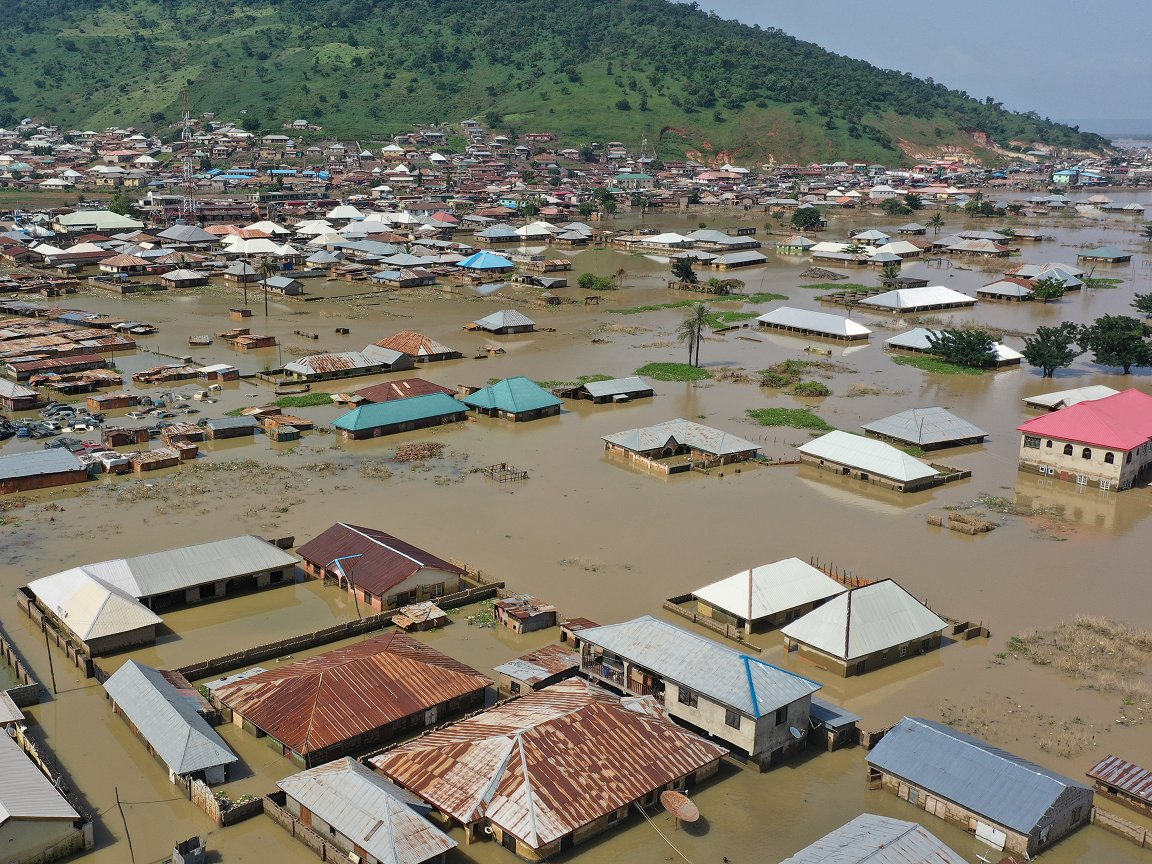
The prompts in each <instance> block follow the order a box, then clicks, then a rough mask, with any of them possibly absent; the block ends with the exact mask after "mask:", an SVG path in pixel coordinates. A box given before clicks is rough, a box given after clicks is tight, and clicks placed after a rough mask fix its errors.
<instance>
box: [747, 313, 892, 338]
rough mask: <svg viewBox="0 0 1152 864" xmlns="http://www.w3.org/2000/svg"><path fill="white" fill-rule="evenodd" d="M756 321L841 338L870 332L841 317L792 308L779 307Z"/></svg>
mask: <svg viewBox="0 0 1152 864" xmlns="http://www.w3.org/2000/svg"><path fill="white" fill-rule="evenodd" d="M756 320H757V321H759V322H760V323H762V324H770V325H774V326H776V327H791V328H793V329H796V330H811V331H812V332H813V333H827V334H829V335H831V336H837V337H841V338H843V337H846V336H868V335H869V334H871V332H872V331H871V330H869V329H868V328H867V327H865V326H864V325H863V324H857V323H856V322H855V321H853V320H852V319H850V318H845V317H844V316H843V315H833V314H832V313H831V312H815V311H813V310H811V309H796V308H795V307H792V306H781V307H779V308H778V309H773V310H772V311H771V312H766V313H764V314H763V315H761V316H760V317H759V318H757V319H756Z"/></svg>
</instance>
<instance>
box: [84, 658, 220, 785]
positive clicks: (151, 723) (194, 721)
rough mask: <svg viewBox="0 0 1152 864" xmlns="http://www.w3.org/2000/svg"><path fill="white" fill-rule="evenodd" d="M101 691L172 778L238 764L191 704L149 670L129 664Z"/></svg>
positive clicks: (165, 681) (132, 662)
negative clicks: (116, 706)
mask: <svg viewBox="0 0 1152 864" xmlns="http://www.w3.org/2000/svg"><path fill="white" fill-rule="evenodd" d="M104 689H105V690H107V691H108V695H109V696H111V697H112V701H113V702H115V703H116V704H117V705H118V706H119V708H120V710H121V711H122V712H123V713H124V715H125V716H126V717H127V718H128V719H129V720H131V721H132V725H133V726H135V727H136V728H137V729H138V730H139V732H140V735H141V736H143V738H144V740H145V741H147V742H148V744H149V746H150V747H151V748H152V749H153V750H154V751H155V752H156V754H157V755H158V756H159V757H160V758H161V759H163V760H164V764H165V765H167V766H168V769H169V770H170V771H171V772H172V773H173V774H191V773H193V772H195V771H203V770H204V769H206V768H214V767H216V766H218V765H231V764H232V763H233V762H236V761H238V760H237V757H236V754H235V753H233V752H232V751H231V750H230V749H229V747H228V745H227V744H225V743H224V741H223V739H222V738H221V737H220V736H219V735H217V734H216V730H214V729H213V728H212V727H211V726H209V725H208V722H207V721H206V720H205V719H204V718H203V717H201V716H200V714H199V713H198V712H197V711H196V708H195V707H194V706H193V704H192V703H191V702H190V701H189V700H188V699H187V698H186V697H184V696H182V695H181V694H180V692H179V691H178V690H177V689H176V688H175V687H174V686H173V685H172V684H171V683H170V682H169V681H168V679H166V678H165V677H164V676H163V675H162V674H160V673H159V672H157V671H156V670H155V669H152V668H151V667H149V666H144V665H142V664H140V663H137V662H136V661H135V660H129V661H128V662H127V663H125V664H124V665H123V666H121V667H120V668H119V669H117V670H116V672H114V673H113V674H112V676H111V677H110V678H109V679H108V680H107V681H105V682H104Z"/></svg>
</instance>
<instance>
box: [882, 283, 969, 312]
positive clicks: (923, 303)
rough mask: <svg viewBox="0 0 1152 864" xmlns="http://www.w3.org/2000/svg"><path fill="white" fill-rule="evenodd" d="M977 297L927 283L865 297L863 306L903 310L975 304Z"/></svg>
mask: <svg viewBox="0 0 1152 864" xmlns="http://www.w3.org/2000/svg"><path fill="white" fill-rule="evenodd" d="M975 303H976V298H975V297H969V296H968V295H967V294H961V293H960V292H959V291H953V290H952V289H951V288H945V287H944V286H943V285H925V286H923V287H921V288H896V289H894V290H892V291H885V292H883V293H881V294H876V295H873V296H872V297H865V298H864V299H863V300H861V301H860V305H861V306H876V307H878V308H880V309H896V310H901V311H906V310H912V309H923V308H924V307H927V306H954V305H958V304H964V305H969V306H971V305H974V304H975Z"/></svg>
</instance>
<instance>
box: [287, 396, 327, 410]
mask: <svg viewBox="0 0 1152 864" xmlns="http://www.w3.org/2000/svg"><path fill="white" fill-rule="evenodd" d="M331 404H332V397H331V396H330V395H329V394H328V393H304V394H303V395H300V396H282V397H280V398H279V399H277V400H276V407H277V408H315V407H316V406H317V405H331Z"/></svg>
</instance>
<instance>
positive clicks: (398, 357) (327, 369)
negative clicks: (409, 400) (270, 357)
mask: <svg viewBox="0 0 1152 864" xmlns="http://www.w3.org/2000/svg"><path fill="white" fill-rule="evenodd" d="M413 365H414V364H413V360H412V358H411V357H410V356H409V355H408V354H402V353H401V352H399V351H393V350H391V349H389V348H380V347H378V346H376V345H368V346H366V347H365V348H364V350H363V351H341V352H339V353H337V354H310V355H307V356H305V357H300V358H299V359H297V360H293V361H291V362H290V363H285V364H284V371H285V372H286V373H287V375H288V376H289V377H290V378H292V379H294V380H296V381H309V382H311V381H330V380H332V379H334V378H356V377H360V376H363V375H378V374H381V373H384V372H402V371H404V370H406V369H411V368H412V366H413Z"/></svg>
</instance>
